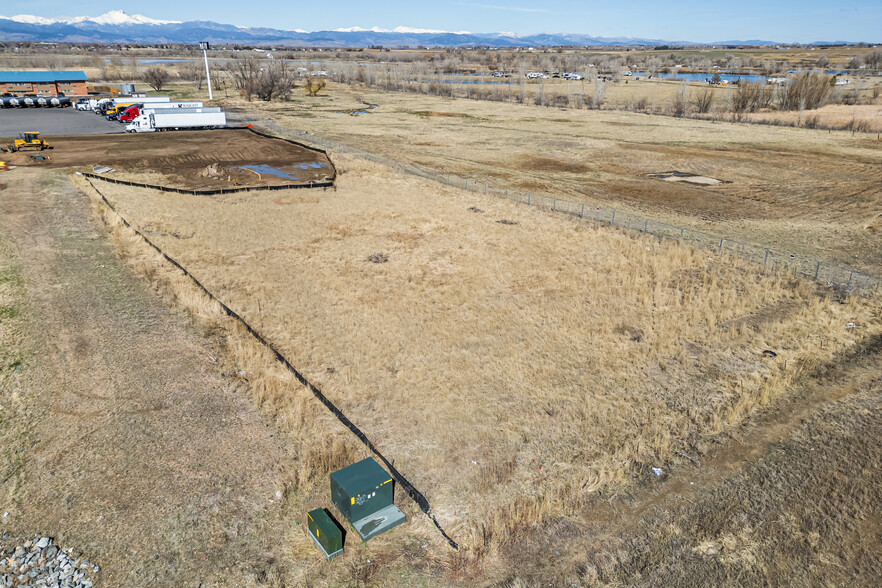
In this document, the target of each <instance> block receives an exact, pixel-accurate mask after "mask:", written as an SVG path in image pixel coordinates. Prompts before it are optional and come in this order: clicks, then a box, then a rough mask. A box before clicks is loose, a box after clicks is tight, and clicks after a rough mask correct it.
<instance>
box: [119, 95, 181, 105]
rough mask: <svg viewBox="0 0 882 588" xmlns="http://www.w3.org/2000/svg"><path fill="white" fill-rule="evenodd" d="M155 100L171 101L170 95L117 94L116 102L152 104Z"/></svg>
mask: <svg viewBox="0 0 882 588" xmlns="http://www.w3.org/2000/svg"><path fill="white" fill-rule="evenodd" d="M155 102H171V98H169V97H168V96H117V97H116V98H114V99H113V103H114V104H150V103H155Z"/></svg>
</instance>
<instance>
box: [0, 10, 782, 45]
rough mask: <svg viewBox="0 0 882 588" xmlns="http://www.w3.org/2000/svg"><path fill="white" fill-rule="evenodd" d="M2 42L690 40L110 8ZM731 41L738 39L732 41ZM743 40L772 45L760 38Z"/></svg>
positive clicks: (34, 27) (36, 21)
mask: <svg viewBox="0 0 882 588" xmlns="http://www.w3.org/2000/svg"><path fill="white" fill-rule="evenodd" d="M0 41H5V42H18V41H36V42H56V43H119V44H128V43H134V44H145V45H148V44H167V43H184V44H196V43H198V42H200V41H209V42H211V43H213V44H216V45H222V44H238V45H253V46H258V45H263V46H267V45H270V46H294V47H369V46H372V45H381V46H385V47H400V46H408V47H417V46H425V47H472V46H476V45H477V46H490V47H542V46H560V45H582V46H598V45H620V46H622V45H665V44H677V45H689V44H694V43H689V42H684V41H661V40H658V39H639V38H633V37H594V36H590V35H582V34H569V33H540V34H537V35H518V34H514V33H470V32H468V31H456V32H452V31H444V30H439V29H429V28H415V27H405V26H399V27H395V28H392V29H384V28H380V27H373V28H369V29H366V28H362V27H349V28H341V29H337V30H333V31H313V32H307V31H304V30H300V29H297V30H293V31H285V30H279V29H271V28H258V27H241V26H235V25H227V24H221V23H216V22H211V21H189V22H180V21H175V20H158V19H154V18H150V17H147V16H144V15H141V14H127V13H125V12H124V11H122V10H112V11H110V12H108V13H106V14H102V15H101V16H95V17H89V16H77V17H74V18H45V17H42V16H32V15H27V14H20V15H17V16H0ZM725 44H727V45H732V44H739V43H738V42H735V41H731V42H727V43H725ZM744 44H773V43H771V42H769V43H763V42H759V41H755V42H751V43H744Z"/></svg>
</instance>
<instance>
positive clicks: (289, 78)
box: [227, 55, 296, 102]
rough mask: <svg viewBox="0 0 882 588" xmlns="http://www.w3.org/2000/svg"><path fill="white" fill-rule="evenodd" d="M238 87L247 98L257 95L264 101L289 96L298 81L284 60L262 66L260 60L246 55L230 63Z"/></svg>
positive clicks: (230, 70)
mask: <svg viewBox="0 0 882 588" xmlns="http://www.w3.org/2000/svg"><path fill="white" fill-rule="evenodd" d="M227 71H228V72H229V73H230V75H231V76H232V77H233V81H234V82H235V84H236V88H237V89H238V90H239V92H240V93H241V94H242V96H243V97H244V98H245V99H246V100H249V101H250V100H251V98H252V97H253V96H257V97H258V98H259V99H261V100H263V101H264V102H270V101H272V100H274V99H279V98H281V99H284V98H287V97H288V95H289V94H290V93H291V90H292V89H294V86H295V83H296V75H295V72H294V71H293V70H292V69H291V68H290V67H289V66H288V64H287V63H285V62H284V61H282V60H278V61H271V62H270V63H268V64H266V65H265V66H261V63H260V60H259V59H257V58H256V57H254V56H252V55H245V56H242V57H240V58H239V59H237V60H235V61H234V62H232V63H230V64H228V67H227Z"/></svg>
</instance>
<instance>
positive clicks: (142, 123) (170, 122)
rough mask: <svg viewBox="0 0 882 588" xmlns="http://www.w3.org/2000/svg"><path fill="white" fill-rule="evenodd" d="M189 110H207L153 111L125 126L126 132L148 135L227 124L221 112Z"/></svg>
mask: <svg viewBox="0 0 882 588" xmlns="http://www.w3.org/2000/svg"><path fill="white" fill-rule="evenodd" d="M172 110H174V111H172ZM190 110H203V111H204V110H207V109H205V108H202V109H190V108H182V109H180V110H178V109H161V110H154V111H153V112H150V113H147V114H142V115H140V116H138V117H137V118H136V119H135V120H133V121H132V122H131V123H129V124H127V125H126V132H127V133H150V132H153V131H175V130H181V129H213V128H216V127H223V126H226V124H227V115H226V113H225V112H223V111H222V110H221V111H220V112H189V111H190ZM212 110H213V109H212ZM218 110H220V109H218Z"/></svg>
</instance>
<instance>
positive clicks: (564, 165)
mask: <svg viewBox="0 0 882 588" xmlns="http://www.w3.org/2000/svg"><path fill="white" fill-rule="evenodd" d="M519 167H520V168H521V169H523V170H525V171H528V172H529V171H542V172H557V173H561V172H563V173H570V174H584V173H587V172H588V171H590V170H591V167H590V166H589V165H586V164H584V163H577V162H575V161H571V160H566V159H559V158H553V157H539V156H535V155H525V156H522V157H521V158H520V163H519Z"/></svg>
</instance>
